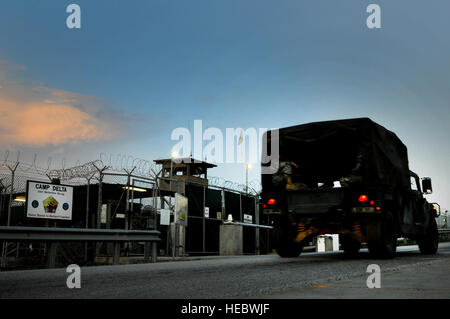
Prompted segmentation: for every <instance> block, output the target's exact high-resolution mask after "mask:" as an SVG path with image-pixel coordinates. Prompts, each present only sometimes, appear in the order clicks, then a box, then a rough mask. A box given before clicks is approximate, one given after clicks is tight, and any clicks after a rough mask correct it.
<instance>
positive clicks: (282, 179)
mask: <svg viewBox="0 0 450 319" xmlns="http://www.w3.org/2000/svg"><path fill="white" fill-rule="evenodd" d="M294 169H298V165H297V163H295V162H292V161H281V160H280V166H279V168H278V171H277V172H276V173H275V174H273V175H272V185H273V186H275V187H278V188H284V189H285V190H300V189H302V188H307V186H306V185H305V184H302V183H294V182H293V181H292V175H293V174H294Z"/></svg>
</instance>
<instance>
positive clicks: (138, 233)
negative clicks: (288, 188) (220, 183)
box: [0, 226, 161, 268]
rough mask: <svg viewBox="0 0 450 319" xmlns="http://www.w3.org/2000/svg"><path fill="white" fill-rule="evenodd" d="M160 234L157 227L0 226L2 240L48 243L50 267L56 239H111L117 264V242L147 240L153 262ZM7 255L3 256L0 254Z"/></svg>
mask: <svg viewBox="0 0 450 319" xmlns="http://www.w3.org/2000/svg"><path fill="white" fill-rule="evenodd" d="M160 235H161V233H160V232H159V231H156V230H121V229H85V228H47V227H18V226H12V227H11V226H10V227H7V226H0V240H4V241H14V242H17V241H40V242H49V243H50V249H49V255H48V266H49V268H54V267H55V260H56V243H57V242H62V241H64V242H70V241H80V242H113V243H114V257H113V264H115V265H116V264H118V263H119V258H120V243H124V242H149V243H151V260H152V262H156V255H157V250H156V248H157V242H158V241H161V239H160V238H159V236H160ZM3 257H4V258H6V256H3ZM144 260H145V261H148V260H149V249H148V247H147V245H146V247H145V250H144Z"/></svg>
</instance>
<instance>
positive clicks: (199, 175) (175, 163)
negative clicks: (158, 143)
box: [154, 157, 217, 194]
mask: <svg viewBox="0 0 450 319" xmlns="http://www.w3.org/2000/svg"><path fill="white" fill-rule="evenodd" d="M154 162H155V163H156V164H158V165H162V176H161V181H160V184H159V187H160V190H161V191H169V192H173V193H175V192H177V193H180V194H185V186H186V183H187V184H189V183H192V184H197V185H206V186H208V172H207V171H208V168H213V167H216V166H217V165H214V164H211V163H207V162H204V161H200V160H196V159H194V158H191V157H185V158H174V159H172V158H169V159H160V160H154Z"/></svg>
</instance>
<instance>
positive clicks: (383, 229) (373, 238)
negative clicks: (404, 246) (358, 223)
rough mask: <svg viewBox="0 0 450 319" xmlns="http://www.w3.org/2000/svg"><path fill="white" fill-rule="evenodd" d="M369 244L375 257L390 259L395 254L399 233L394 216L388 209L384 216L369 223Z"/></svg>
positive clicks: (370, 250) (370, 251)
mask: <svg viewBox="0 0 450 319" xmlns="http://www.w3.org/2000/svg"><path fill="white" fill-rule="evenodd" d="M367 246H368V247H369V253H370V254H371V255H372V256H373V257H375V258H382V259H388V258H393V257H394V256H395V252H396V250H397V235H396V231H395V220H394V216H393V215H392V213H391V212H390V211H386V213H385V214H384V216H383V217H382V218H379V219H376V220H371V221H369V222H368V223H367Z"/></svg>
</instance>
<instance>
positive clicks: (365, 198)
mask: <svg viewBox="0 0 450 319" xmlns="http://www.w3.org/2000/svg"><path fill="white" fill-rule="evenodd" d="M358 200H359V201H360V202H365V201H367V195H360V196H359V198H358Z"/></svg>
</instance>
